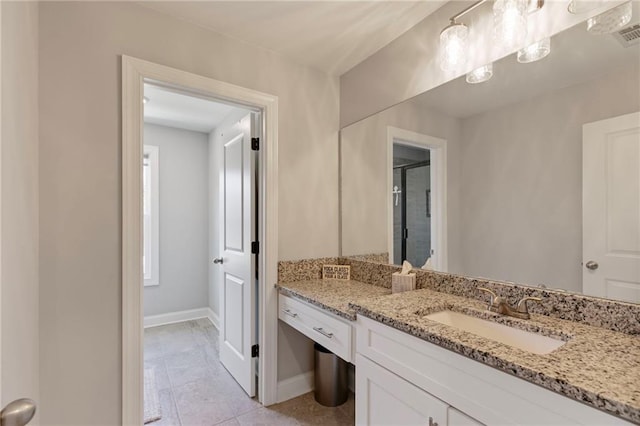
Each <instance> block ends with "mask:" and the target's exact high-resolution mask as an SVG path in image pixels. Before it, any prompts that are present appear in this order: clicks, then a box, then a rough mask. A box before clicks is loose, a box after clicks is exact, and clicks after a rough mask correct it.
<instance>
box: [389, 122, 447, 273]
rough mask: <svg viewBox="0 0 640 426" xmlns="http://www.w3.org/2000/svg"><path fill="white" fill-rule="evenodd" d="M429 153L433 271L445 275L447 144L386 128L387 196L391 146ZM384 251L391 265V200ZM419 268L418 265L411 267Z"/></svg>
mask: <svg viewBox="0 0 640 426" xmlns="http://www.w3.org/2000/svg"><path fill="white" fill-rule="evenodd" d="M394 143H398V144H401V145H407V146H413V147H415V148H421V149H428V150H430V157H429V158H430V161H431V199H432V201H433V202H432V203H431V217H432V219H433V220H432V225H433V224H434V223H435V225H436V226H432V227H431V248H432V249H434V250H435V252H436V253H438V254H439V256H438V257H436V260H437V262H436V264H434V265H433V268H434V269H435V270H438V271H441V272H447V268H448V263H447V141H446V140H445V139H440V138H436V137H433V136H429V135H424V134H422V133H416V132H413V131H410V130H405V129H400V128H398V127H393V126H387V194H392V193H393V144H394ZM387 250H388V252H389V263H390V264H393V197H390V198H388V202H387ZM413 266H414V267H417V268H420V267H421V266H422V265H413Z"/></svg>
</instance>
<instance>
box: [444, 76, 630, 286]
mask: <svg viewBox="0 0 640 426" xmlns="http://www.w3.org/2000/svg"><path fill="white" fill-rule="evenodd" d="M638 75H640V69H639V66H635V67H631V68H629V69H626V70H621V71H619V72H616V73H612V74H610V75H607V76H605V77H602V78H599V79H597V80H592V81H590V82H587V83H583V84H578V85H575V86H571V87H567V88H564V89H561V90H557V91H555V92H553V93H549V94H545V95H542V96H539V97H536V98H533V99H529V100H525V101H523V102H520V103H518V104H513V105H509V106H507V107H504V108H500V109H497V110H493V111H489V112H486V113H483V114H479V115H477V116H474V117H470V118H468V119H465V120H463V121H462V140H463V141H464V142H463V143H462V144H461V150H460V158H459V161H460V171H461V182H462V184H461V185H460V191H461V207H462V208H461V210H460V211H461V218H460V224H461V226H462V235H463V236H464V237H463V238H464V244H462V245H461V246H460V248H461V251H460V256H461V259H462V264H461V266H460V269H451V270H452V271H453V272H463V273H465V274H469V275H474V276H482V277H488V278H495V279H505V280H511V281H517V282H522V283H528V284H539V283H544V284H546V285H549V286H552V287H561V288H565V289H568V290H573V291H581V290H582V266H581V262H582V125H583V124H585V123H589V122H592V121H597V120H602V119H605V118H610V117H615V116H618V115H622V114H627V113H630V112H635V111H638V110H640V96H638V94H640V79H638ZM629 94H636V96H630V95H629ZM452 161H455V160H454V159H453V158H452ZM516 249H517V250H516ZM514 250H516V251H514Z"/></svg>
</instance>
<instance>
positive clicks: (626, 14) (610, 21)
mask: <svg viewBox="0 0 640 426" xmlns="http://www.w3.org/2000/svg"><path fill="white" fill-rule="evenodd" d="M632 14H633V12H632V8H631V2H630V1H629V2H627V3H623V4H621V5H620V6H616V7H614V8H613V9H611V10H608V11H606V12H604V13H601V14H600V15H598V16H594V17H593V18H589V19H588V20H587V30H588V31H589V32H590V33H592V34H610V33H612V32H615V31H617V30H619V29H621V28H623V27H624V26H625V25H627V24H628V23H629V21H631V16H632Z"/></svg>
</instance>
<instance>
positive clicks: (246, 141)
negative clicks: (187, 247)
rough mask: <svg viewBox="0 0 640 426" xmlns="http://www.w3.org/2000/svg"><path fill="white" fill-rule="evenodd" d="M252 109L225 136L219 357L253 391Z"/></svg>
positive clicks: (222, 180)
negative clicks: (250, 112) (238, 124)
mask: <svg viewBox="0 0 640 426" xmlns="http://www.w3.org/2000/svg"><path fill="white" fill-rule="evenodd" d="M252 122H253V120H252V114H248V115H247V116H245V117H244V118H243V119H242V120H241V121H240V126H238V127H236V128H235V130H234V131H232V132H227V134H225V135H224V139H223V147H222V164H221V166H222V167H221V170H220V173H221V175H220V209H221V211H220V225H221V226H220V227H221V230H220V255H221V257H220V259H216V260H217V261H218V262H220V261H221V262H222V263H221V264H220V267H221V268H222V281H221V286H220V291H221V294H220V361H221V362H222V364H223V365H224V366H225V368H226V369H227V370H229V372H230V373H231V375H232V376H233V377H234V378H235V379H236V381H237V382H238V383H239V384H240V385H241V386H242V388H243V389H244V390H245V391H246V392H247V394H249V396H254V395H255V393H256V379H255V377H256V370H255V369H256V363H255V362H254V360H253V359H252V353H251V347H252V346H253V345H254V344H255V343H256V342H257V336H256V321H255V319H256V317H255V312H256V309H255V308H256V290H255V289H256V286H255V285H254V284H255V256H254V255H253V254H252V252H251V243H252V241H254V233H255V208H254V206H255V201H256V200H255V179H254V176H255V155H254V151H252V150H251V137H252V134H253V131H252V127H254V126H253V124H252Z"/></svg>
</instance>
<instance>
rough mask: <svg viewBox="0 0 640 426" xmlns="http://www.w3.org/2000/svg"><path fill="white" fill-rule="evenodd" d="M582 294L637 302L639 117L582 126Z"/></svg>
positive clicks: (639, 290)
mask: <svg viewBox="0 0 640 426" xmlns="http://www.w3.org/2000/svg"><path fill="white" fill-rule="evenodd" d="M582 167H583V179H582V182H583V183H582V216H583V218H582V219H583V221H582V234H583V249H582V250H583V275H582V277H583V281H582V285H583V291H584V293H585V294H588V295H592V296H599V297H607V298H611V299H616V300H625V301H629V302H640V112H637V113H632V114H627V115H622V116H620V117H615V118H610V119H607V120H602V121H597V122H594V123H588V124H585V125H584V126H583V155H582Z"/></svg>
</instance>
